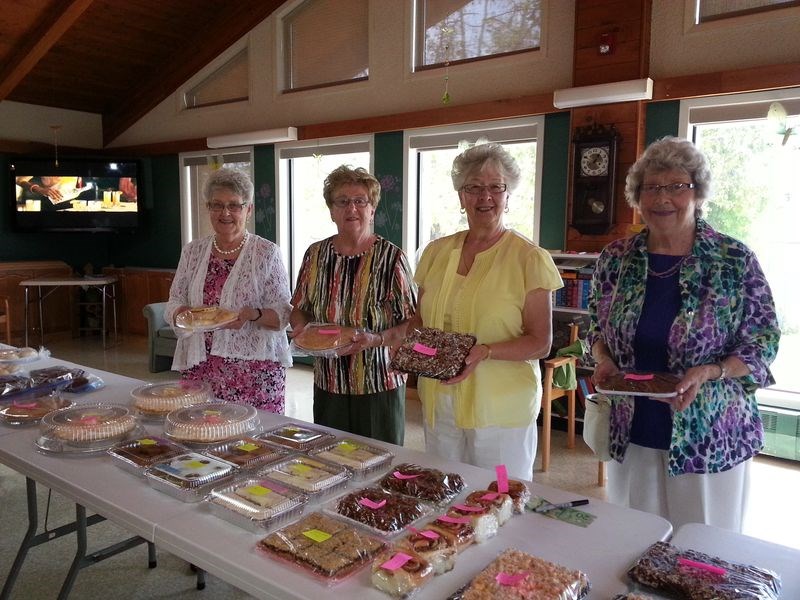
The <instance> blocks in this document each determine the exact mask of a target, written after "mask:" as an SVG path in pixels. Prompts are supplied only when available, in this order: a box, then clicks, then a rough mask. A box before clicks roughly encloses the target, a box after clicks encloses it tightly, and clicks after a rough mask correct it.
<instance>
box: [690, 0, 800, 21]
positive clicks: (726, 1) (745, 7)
mask: <svg viewBox="0 0 800 600" xmlns="http://www.w3.org/2000/svg"><path fill="white" fill-rule="evenodd" d="M790 6H800V0H697V11H696V16H695V22H696V23H707V22H708V21H718V20H719V19H727V18H729V17H740V16H743V15H751V14H754V13H759V12H765V11H768V10H775V9H778V8H788V7H790Z"/></svg>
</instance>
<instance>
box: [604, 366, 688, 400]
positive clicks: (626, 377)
mask: <svg viewBox="0 0 800 600" xmlns="http://www.w3.org/2000/svg"><path fill="white" fill-rule="evenodd" d="M680 380H681V378H680V377H678V376H677V375H673V374H672V373H639V372H629V373H622V372H620V373H615V374H614V375H611V376H610V377H607V378H605V379H604V380H603V381H601V382H599V383H598V384H597V386H595V387H596V389H597V391H598V392H600V393H601V394H614V395H617V396H647V397H649V398H672V397H674V396H677V395H678V392H677V391H676V390H675V387H676V386H677V385H678V383H679V382H680Z"/></svg>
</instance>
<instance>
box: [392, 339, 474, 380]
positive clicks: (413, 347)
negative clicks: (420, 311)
mask: <svg viewBox="0 0 800 600" xmlns="http://www.w3.org/2000/svg"><path fill="white" fill-rule="evenodd" d="M475 342H476V338H475V336H474V335H469V334H465V333H452V332H447V331H442V330H441V329H433V328H431V327H421V328H419V329H414V330H412V331H409V332H408V334H407V335H406V337H405V339H404V340H403V342H402V344H400V346H399V347H398V348H397V351H396V352H395V354H394V356H393V357H392V362H391V363H390V365H389V366H390V367H391V368H392V369H394V370H395V371H402V372H404V373H414V374H416V375H419V376H421V377H430V378H432V379H442V380H445V379H451V378H453V377H455V376H456V375H458V374H460V373H461V371H463V370H464V366H465V363H464V361H465V360H466V358H467V355H468V354H469V351H470V349H472V347H473V346H474V345H475Z"/></svg>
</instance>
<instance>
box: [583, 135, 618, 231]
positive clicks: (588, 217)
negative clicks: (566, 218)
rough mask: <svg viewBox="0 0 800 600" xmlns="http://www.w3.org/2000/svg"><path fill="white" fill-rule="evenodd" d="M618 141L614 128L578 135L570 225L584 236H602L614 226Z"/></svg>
mask: <svg viewBox="0 0 800 600" xmlns="http://www.w3.org/2000/svg"><path fill="white" fill-rule="evenodd" d="M619 139H620V136H619V133H618V132H617V130H616V129H615V128H614V126H613V125H611V126H610V127H605V126H603V125H597V124H595V125H587V126H586V127H579V128H578V129H576V131H575V137H574V138H573V140H572V141H573V151H574V158H573V164H574V167H573V178H572V223H571V225H572V226H573V227H574V228H575V229H577V230H578V231H579V232H580V233H582V234H585V235H603V234H605V233H608V231H609V230H610V229H611V226H612V225H613V224H614V181H615V179H616V167H617V144H618V142H619Z"/></svg>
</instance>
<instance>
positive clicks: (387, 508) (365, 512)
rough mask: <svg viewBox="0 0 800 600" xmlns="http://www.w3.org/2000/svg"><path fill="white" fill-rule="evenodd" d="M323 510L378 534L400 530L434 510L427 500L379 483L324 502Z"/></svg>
mask: <svg viewBox="0 0 800 600" xmlns="http://www.w3.org/2000/svg"><path fill="white" fill-rule="evenodd" d="M324 510H325V511H326V512H330V513H333V514H335V515H336V516H339V517H344V518H345V519H347V520H349V521H351V522H353V523H356V524H358V525H361V526H362V527H366V528H368V529H369V531H370V532H372V533H373V534H375V535H379V536H392V535H395V534H397V533H400V532H401V531H403V530H404V529H405V528H406V527H409V526H411V525H414V524H416V523H417V522H419V520H420V519H423V518H425V517H428V516H430V515H431V514H432V513H433V507H432V506H431V505H430V504H425V503H423V502H421V501H419V500H418V499H416V498H411V497H409V496H404V495H402V494H394V493H392V492H387V491H386V490H384V489H381V488H379V487H365V488H361V489H359V490H354V491H352V492H350V493H348V494H343V495H342V496H339V497H338V498H335V499H333V500H331V501H330V502H328V503H326V505H325V507H324Z"/></svg>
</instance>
